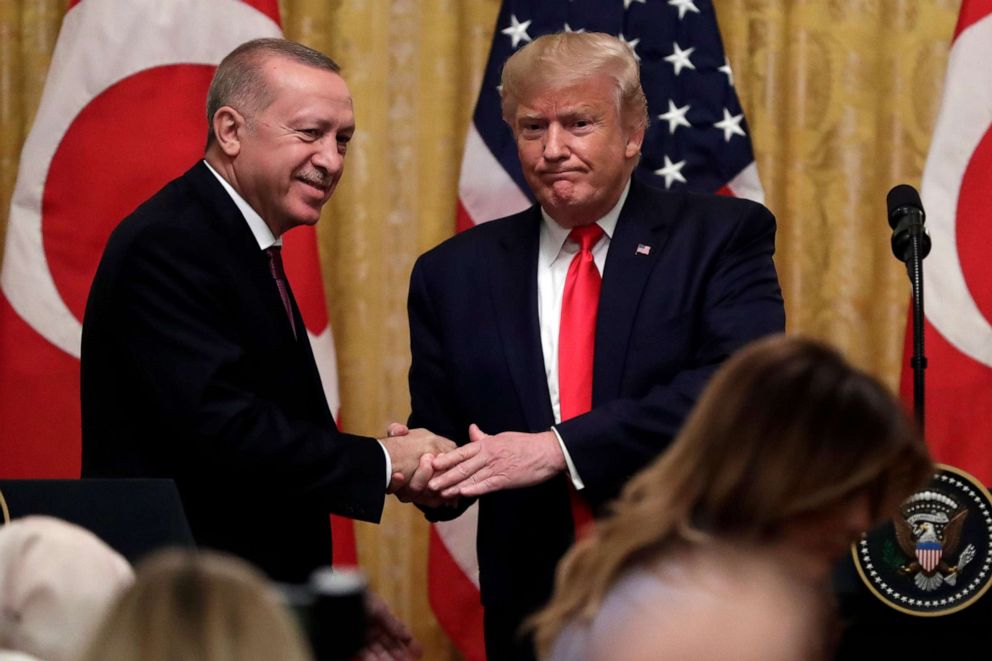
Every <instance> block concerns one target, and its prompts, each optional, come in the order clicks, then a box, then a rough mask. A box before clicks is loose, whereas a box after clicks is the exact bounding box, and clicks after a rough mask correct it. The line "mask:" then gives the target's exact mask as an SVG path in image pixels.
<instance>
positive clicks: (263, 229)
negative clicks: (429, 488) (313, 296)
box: [203, 161, 393, 489]
mask: <svg viewBox="0 0 992 661" xmlns="http://www.w3.org/2000/svg"><path fill="white" fill-rule="evenodd" d="M203 164H204V165H206V166H207V169H208V170H210V172H211V173H212V174H213V175H214V176H215V177H217V181H219V182H220V185H221V186H223V187H224V190H225V191H227V194H228V195H230V196H231V199H232V200H233V201H234V204H235V205H237V207H238V209H239V210H240V211H241V215H242V216H244V218H245V221H246V222H247V223H248V228H249V229H250V230H251V234H252V236H254V237H255V240H256V241H257V242H258V248H259V249H260V250H268V249H269V248H271V247H272V246H279V247H282V237H281V236H280V237H276V236H275V235H274V234H272V230H271V229H269V226H268V225H267V224H266V223H265V221H264V220H262V217H261V216H259V215H258V212H257V211H255V210H254V209H252V208H251V205H250V204H248V203H247V202H246V201H245V198H243V197H241V195H240V194H238V191H236V190H234V187H233V186H231V184H229V183H228V182H227V180H226V179H224V177H222V176H220V174H219V173H218V172H217V170H214V169H213V168H212V167H211V166H210V163H207V162H206V161H203ZM376 442H377V443H378V444H379V447H381V448H382V453H383V454H384V455H386V488H387V489H388V488H389V481H390V479H392V476H393V462H392V460H391V459H390V458H389V452H388V451H387V450H386V446H385V445H383V444H382V441H380V440H379V439H376Z"/></svg>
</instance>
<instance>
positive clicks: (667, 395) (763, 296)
mask: <svg viewBox="0 0 992 661" xmlns="http://www.w3.org/2000/svg"><path fill="white" fill-rule="evenodd" d="M741 206H742V208H743V211H742V212H741V214H740V216H739V218H738V219H737V221H736V223H735V227H734V229H733V231H732V232H730V233H729V235H728V237H727V238H726V239H724V242H723V245H722V247H721V248H720V252H719V254H718V255H717V257H716V259H715V260H714V261H713V263H712V266H708V267H707V268H709V269H710V273H708V274H705V275H704V276H703V280H702V282H703V284H702V285H701V291H702V295H701V301H700V302H699V303H698V304H697V305H696V306H695V307H696V312H695V313H694V315H693V317H694V318H693V322H692V329H693V330H692V334H691V335H692V336H691V337H690V338H688V341H687V342H686V349H687V352H688V354H689V355H688V356H687V359H686V360H685V361H684V363H683V369H680V370H679V371H678V372H677V373H676V374H675V375H674V376H673V377H672V378H671V379H669V380H666V381H665V382H661V383H652V384H650V387H648V388H645V390H644V391H643V393H644V394H643V395H642V396H637V395H639V393H638V394H637V395H633V396H632V395H630V394H627V395H625V396H621V397H620V398H618V399H614V400H613V401H610V402H607V403H605V404H602V405H599V406H596V407H595V408H594V409H593V410H592V411H590V412H589V413H587V414H585V415H582V416H578V417H576V418H572V419H571V420H568V421H565V422H563V423H561V424H559V425H557V426H556V428H557V429H558V432H559V433H560V435H561V437H562V439H563V442H564V443H565V445H566V447H567V448H568V451H569V454H570V455H571V457H572V460H573V462H574V463H575V465H576V467H577V470H578V473H579V475H580V476H581V478H582V480H583V482H584V483H585V486H586V488H585V489H584V490H583V492H582V493H583V495H584V497H585V498H586V499H587V501H588V502H589V503H590V504H591V505H592V506H594V507H597V506H600V505H602V504H603V503H605V502H606V501H608V500H610V499H612V498H614V497H615V496H616V495H617V494H618V492H619V490H620V488H621V487H622V486H623V484H624V483H625V482H626V481H627V480H629V479H630V477H632V476H633V475H634V474H635V473H636V472H638V471H639V470H640V469H642V468H644V467H645V466H647V465H648V464H649V463H651V461H653V460H654V459H655V457H656V456H657V455H658V454H659V453H660V452H661V451H662V450H663V449H664V448H665V447H667V446H668V444H669V443H670V442H671V440H672V438H673V437H674V436H675V434H676V433H677V432H678V430H679V428H680V427H681V425H682V422H683V421H684V420H685V418H686V416H687V415H688V413H689V411H690V410H691V408H692V407H693V405H694V404H695V401H696V399H697V398H698V397H699V394H700V392H701V391H702V389H703V387H704V386H705V384H706V382H707V381H708V379H709V378H710V376H711V375H712V374H713V372H714V371H715V370H716V369H717V368H718V367H719V366H720V364H721V363H722V362H723V361H724V360H725V359H726V358H727V357H728V356H730V354H731V353H733V352H734V351H735V350H737V349H738V348H740V347H742V346H743V345H745V344H747V343H748V342H750V341H751V340H754V339H756V338H759V337H762V336H764V335H768V334H771V333H776V332H781V331H783V330H784V327H785V312H784V307H783V302H782V295H781V290H780V287H779V283H778V277H777V275H776V272H775V265H774V263H773V261H772V255H773V253H774V249H775V220H774V218H773V217H772V215H771V213H770V212H769V211H768V210H767V209H765V208H764V207H763V206H761V205H757V204H752V203H746V204H744V205H741ZM655 340H656V342H657V343H658V344H657V346H661V344H660V343H664V342H670V341H675V340H673V339H672V338H670V337H664V336H658V337H657V338H655ZM653 341H654V340H653Z"/></svg>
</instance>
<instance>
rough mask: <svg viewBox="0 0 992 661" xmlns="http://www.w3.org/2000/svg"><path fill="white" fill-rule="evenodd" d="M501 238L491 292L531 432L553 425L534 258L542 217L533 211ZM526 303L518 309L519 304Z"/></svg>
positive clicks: (501, 333)
mask: <svg viewBox="0 0 992 661" xmlns="http://www.w3.org/2000/svg"><path fill="white" fill-rule="evenodd" d="M503 222H511V223H516V224H517V227H515V228H511V229H515V230H517V231H515V232H508V233H506V234H504V236H503V237H502V238H501V240H500V242H499V244H498V245H497V247H496V250H495V253H494V255H493V263H492V264H491V267H490V268H489V283H490V291H491V292H492V297H493V305H494V307H495V311H496V321H497V324H498V327H499V332H500V337H501V339H502V345H503V346H502V348H503V352H504V354H505V358H506V363H507V365H508V366H509V370H510V374H511V376H512V378H513V383H514V386H515V387H516V391H517V395H518V397H519V398H520V406H521V408H522V409H523V411H524V416H525V417H526V419H527V424H528V427H529V429H531V430H538V429H546V428H547V427H549V426H550V425H551V424H552V423H553V422H554V415H553V413H552V410H551V396H550V395H549V394H548V379H547V375H546V373H545V369H544V352H543V350H542V349H541V332H540V327H539V324H538V318H537V252H538V230H539V223H540V214H539V212H538V210H537V207H534V208H532V209H531V210H530V211H528V212H527V213H526V216H524V217H523V218H520V219H519V220H516V219H515V220H513V221H503ZM522 301H523V302H524V304H523V305H522V304H521V302H522Z"/></svg>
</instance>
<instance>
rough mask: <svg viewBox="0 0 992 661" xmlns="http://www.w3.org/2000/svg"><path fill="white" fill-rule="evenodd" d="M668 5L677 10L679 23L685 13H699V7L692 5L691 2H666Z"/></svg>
mask: <svg viewBox="0 0 992 661" xmlns="http://www.w3.org/2000/svg"><path fill="white" fill-rule="evenodd" d="M668 4H670V5H671V6H672V7H676V8H678V10H679V20H680V21H681V20H682V19H683V18H685V13H686V12H687V11H691V12H695V13H697V14H698V13H699V7H697V6H696V5H694V4H693V2H692V0H668Z"/></svg>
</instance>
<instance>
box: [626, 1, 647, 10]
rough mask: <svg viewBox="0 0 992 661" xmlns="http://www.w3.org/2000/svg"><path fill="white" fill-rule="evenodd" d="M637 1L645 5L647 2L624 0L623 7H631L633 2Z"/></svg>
mask: <svg viewBox="0 0 992 661" xmlns="http://www.w3.org/2000/svg"><path fill="white" fill-rule="evenodd" d="M635 2H639V3H641V4H642V5H643V4H644V2H645V0H623V8H624V9H630V6H631V5H632V4H634V3H635Z"/></svg>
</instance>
